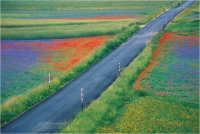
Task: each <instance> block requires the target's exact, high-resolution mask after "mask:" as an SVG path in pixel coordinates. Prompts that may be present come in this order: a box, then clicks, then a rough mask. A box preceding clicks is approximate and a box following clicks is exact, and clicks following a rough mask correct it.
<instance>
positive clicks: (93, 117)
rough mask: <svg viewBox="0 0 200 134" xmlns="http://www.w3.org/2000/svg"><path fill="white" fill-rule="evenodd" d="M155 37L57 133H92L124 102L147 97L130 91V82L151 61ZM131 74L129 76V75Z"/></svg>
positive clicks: (109, 120)
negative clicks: (106, 86) (112, 81)
mask: <svg viewBox="0 0 200 134" xmlns="http://www.w3.org/2000/svg"><path fill="white" fill-rule="evenodd" d="M161 35H162V33H159V34H158V35H156V36H155V37H154V38H153V39H152V41H151V44H149V45H147V47H145V48H144V50H143V51H142V52H141V53H140V54H139V55H138V57H137V58H136V59H134V61H133V62H132V63H131V64H130V65H129V66H128V67H127V68H125V69H124V70H123V72H122V73H121V74H120V76H119V77H118V78H117V80H116V81H115V82H114V83H113V84H112V85H111V86H110V87H109V88H108V89H107V90H106V91H104V92H103V93H102V95H101V96H100V97H99V98H98V99H97V100H95V101H94V102H92V103H91V104H90V106H88V107H87V108H85V109H84V110H83V111H81V112H79V113H78V114H77V115H76V117H75V119H74V120H73V121H72V122H69V124H68V125H67V126H60V128H59V130H58V132H59V133H94V132H95V131H96V128H97V127H100V126H106V125H108V124H110V123H111V122H112V121H113V119H114V118H115V116H116V114H117V111H118V110H119V109H120V108H121V107H122V106H123V105H124V103H125V102H126V101H131V100H133V99H135V98H137V97H138V96H146V95H148V94H147V93H146V92H142V91H139V92H138V91H133V90H131V87H132V82H133V81H135V80H136V78H137V76H138V74H139V73H140V72H141V71H142V70H143V69H144V68H145V67H146V65H148V63H149V62H150V60H151V56H152V52H153V49H154V48H155V47H156V46H155V44H156V43H157V41H158V39H159V37H160V36H161ZM130 74H131V75H130ZM83 122H84V123H83Z"/></svg>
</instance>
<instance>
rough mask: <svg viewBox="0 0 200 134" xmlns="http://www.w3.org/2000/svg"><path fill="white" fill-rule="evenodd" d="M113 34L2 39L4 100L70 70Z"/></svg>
mask: <svg viewBox="0 0 200 134" xmlns="http://www.w3.org/2000/svg"><path fill="white" fill-rule="evenodd" d="M111 38H112V36H97V37H87V38H74V39H54V40H35V41H34V40H22V41H20V40H18V41H17V40H15V41H2V79H4V81H2V100H3V101H4V100H5V99H7V98H8V97H11V96H14V95H17V94H20V93H24V92H26V91H27V90H29V89H31V88H34V87H36V86H38V85H39V84H41V83H43V82H45V81H46V80H48V74H49V73H51V76H52V78H53V77H57V76H59V75H60V74H63V73H66V72H67V71H68V70H70V69H71V68H72V67H74V66H75V65H76V64H78V63H79V62H80V61H82V60H83V59H85V58H86V57H87V56H89V55H90V54H91V53H93V52H94V49H97V48H98V47H99V46H101V45H102V44H103V43H104V42H105V41H107V40H109V39H111Z"/></svg>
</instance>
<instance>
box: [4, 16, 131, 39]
mask: <svg viewBox="0 0 200 134" xmlns="http://www.w3.org/2000/svg"><path fill="white" fill-rule="evenodd" d="M132 23H134V20H131V19H130V20H129V19H128V20H117V21H116V20H115V21H79V20H78V21H69V20H68V21H66V20H53V21H52V20H2V24H1V25H2V28H1V32H2V34H1V39H2V40H30V39H53V38H54V39H55V38H56V39H61V38H76V37H87V36H100V35H115V34H118V33H119V32H121V31H122V30H124V29H125V27H127V26H128V25H131V24H132Z"/></svg>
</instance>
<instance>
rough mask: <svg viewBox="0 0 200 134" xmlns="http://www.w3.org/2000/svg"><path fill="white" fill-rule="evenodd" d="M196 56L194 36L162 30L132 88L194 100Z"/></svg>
mask: <svg viewBox="0 0 200 134" xmlns="http://www.w3.org/2000/svg"><path fill="white" fill-rule="evenodd" d="M163 58H164V59H163ZM198 58H199V37H198V36H181V35H177V34H176V33H164V35H163V36H162V37H161V38H160V40H159V43H158V45H157V49H156V50H155V51H154V53H153V59H152V61H151V63H150V64H149V65H148V66H147V67H146V69H145V70H144V71H143V72H142V73H141V74H140V75H139V77H138V79H137V80H136V82H135V83H134V85H133V89H135V90H141V89H143V90H146V91H149V92H153V93H154V94H155V95H159V96H175V97H178V98H179V99H181V100H185V101H192V102H195V103H198V100H199V98H198V97H199V96H198V95H199V90H198V85H199V84H198V83H199V75H198V74H199V73H198V70H199V68H198V66H199V59H198Z"/></svg>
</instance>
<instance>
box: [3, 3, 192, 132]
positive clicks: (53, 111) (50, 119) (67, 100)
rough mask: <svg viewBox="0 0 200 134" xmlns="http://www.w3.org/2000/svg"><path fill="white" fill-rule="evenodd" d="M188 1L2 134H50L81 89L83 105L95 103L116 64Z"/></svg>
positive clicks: (70, 113) (76, 106)
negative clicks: (93, 101)
mask: <svg viewBox="0 0 200 134" xmlns="http://www.w3.org/2000/svg"><path fill="white" fill-rule="evenodd" d="M192 2H193V1H187V2H185V3H184V4H183V5H181V6H180V7H178V8H176V9H171V10H168V11H166V12H165V13H164V14H162V15H160V16H159V17H158V18H156V19H155V20H153V21H152V22H150V23H149V24H147V25H146V26H145V27H144V28H143V29H141V30H140V31H139V32H137V33H136V34H135V35H134V36H132V37H131V38H130V39H129V40H127V41H126V42H125V43H124V44H123V45H121V46H120V47H118V48H117V49H116V50H114V51H113V52H112V53H110V54H109V55H108V56H106V57H105V58H103V59H102V60H100V61H99V62H98V63H96V64H95V65H93V66H91V67H90V68H89V69H88V70H86V71H85V72H84V73H82V74H81V75H80V76H78V77H77V78H76V79H74V80H73V81H71V82H70V83H69V84H67V85H66V86H65V87H63V88H62V89H60V90H59V91H58V92H56V93H55V94H54V95H52V96H50V97H49V98H47V99H45V100H44V101H42V102H41V103H39V104H38V105H36V106H34V107H33V108H31V109H30V110H28V111H27V112H25V113H24V114H22V115H21V116H19V117H18V118H16V119H15V120H13V121H12V122H10V123H8V124H7V125H5V126H3V127H2V128H1V131H2V133H51V132H54V131H55V130H56V129H57V127H58V125H59V124H62V123H63V122H64V121H66V120H69V119H71V118H72V117H74V116H75V115H76V113H77V111H79V110H80V109H81V99H80V89H81V88H83V92H84V105H88V104H89V103H90V102H91V100H94V99H96V98H97V97H98V96H99V95H100V93H101V92H103V91H104V90H105V89H106V88H107V87H108V86H109V85H111V84H112V82H113V81H114V80H115V79H116V78H117V75H118V64H119V62H120V65H121V68H124V67H126V66H128V65H129V64H130V62H131V61H132V60H133V59H134V58H135V57H136V56H137V55H138V54H139V53H140V52H141V51H142V50H143V48H144V47H145V45H146V39H147V40H150V39H151V38H152V37H153V36H154V35H155V34H156V33H157V32H158V31H160V30H161V28H162V29H163V28H164V27H165V26H166V25H167V24H168V23H169V22H170V21H171V20H172V19H173V18H174V17H175V15H177V14H178V13H179V12H180V11H181V10H183V9H184V8H186V7H187V6H189V5H191V4H192Z"/></svg>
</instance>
